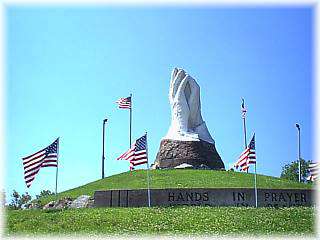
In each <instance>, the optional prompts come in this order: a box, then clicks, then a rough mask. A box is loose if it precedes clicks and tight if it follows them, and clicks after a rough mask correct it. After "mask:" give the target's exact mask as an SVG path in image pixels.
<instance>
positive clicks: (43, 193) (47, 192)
mask: <svg viewBox="0 0 320 240" xmlns="http://www.w3.org/2000/svg"><path fill="white" fill-rule="evenodd" d="M51 195H54V193H53V192H51V191H50V190H42V191H41V192H40V194H39V195H36V199H37V200H38V199H40V198H42V197H47V196H51Z"/></svg>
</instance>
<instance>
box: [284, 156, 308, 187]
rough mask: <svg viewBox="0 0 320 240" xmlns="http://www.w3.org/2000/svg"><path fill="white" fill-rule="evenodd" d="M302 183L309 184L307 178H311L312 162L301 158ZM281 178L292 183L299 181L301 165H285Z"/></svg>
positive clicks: (296, 162) (296, 163) (293, 163)
mask: <svg viewBox="0 0 320 240" xmlns="http://www.w3.org/2000/svg"><path fill="white" fill-rule="evenodd" d="M300 162H301V181H302V182H307V177H308V176H309V173H308V167H309V164H310V163H311V161H310V160H309V161H306V160H304V159H302V158H301V161H300ZM280 177H281V178H284V179H288V180H291V181H296V182H298V181H299V164H298V161H294V162H292V163H290V164H286V165H284V167H282V172H281V175H280Z"/></svg>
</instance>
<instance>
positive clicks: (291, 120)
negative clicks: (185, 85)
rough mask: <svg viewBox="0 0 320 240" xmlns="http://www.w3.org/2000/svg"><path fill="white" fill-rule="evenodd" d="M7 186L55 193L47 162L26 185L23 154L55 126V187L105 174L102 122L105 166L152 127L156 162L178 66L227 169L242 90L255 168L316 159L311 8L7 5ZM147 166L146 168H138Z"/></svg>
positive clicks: (234, 151) (118, 165)
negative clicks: (123, 106) (123, 100)
mask: <svg viewBox="0 0 320 240" xmlns="http://www.w3.org/2000/svg"><path fill="white" fill-rule="evenodd" d="M5 17H6V35H5V41H6V57H5V60H6V61H5V62H6V91H5V93H6V115H5V119H6V126H5V127H6V136H5V140H6V171H5V174H6V176H5V191H6V192H7V194H8V195H9V194H10V193H11V192H12V190H13V189H16V190H17V191H19V192H24V191H29V193H31V194H32V195H34V194H36V193H39V192H40V191H41V190H42V189H50V190H52V191H54V187H55V169H54V168H46V169H41V171H40V173H39V174H38V175H37V176H36V179H35V181H34V182H33V184H32V186H31V188H30V189H27V188H26V186H25V183H24V179H23V167H22V160H21V158H22V157H24V156H27V155H29V154H32V153H33V152H35V151H37V150H40V149H41V148H44V147H46V146H47V145H49V144H50V143H51V142H53V141H54V139H55V138H57V137H59V136H60V162H59V164H60V166H59V187H58V191H63V190H67V189H70V188H73V187H77V186H79V185H83V184H85V183H88V182H91V181H94V180H97V179H99V178H100V177H101V155H102V145H101V140H102V133H101V130H102V120H103V119H104V118H105V117H107V118H108V119H109V121H108V123H107V128H106V162H105V173H106V175H107V176H110V175H113V174H117V173H121V172H125V171H128V169H129V166H128V162H126V161H116V160H115V159H116V158H117V157H118V156H119V155H120V154H122V153H123V152H124V151H126V150H127V148H128V146H129V140H128V135H129V134H128V131H129V111H127V110H120V109H118V108H117V105H116V104H115V101H116V100H117V99H118V98H119V97H126V96H129V94H130V93H132V94H133V138H138V137H140V136H141V135H142V134H143V133H144V132H145V131H147V132H148V137H149V139H148V143H149V145H148V148H149V159H150V162H153V161H154V159H155V157H156V154H157V151H158V148H159V143H160V141H161V138H162V137H163V136H164V135H165V134H166V132H167V130H168V127H169V124H170V105H169V101H168V89H169V82H170V74H171V71H172V69H173V68H174V67H176V66H177V67H182V68H184V69H185V70H186V71H187V72H188V73H190V74H191V75H192V76H193V77H194V78H195V79H196V80H197V81H198V83H199V85H200V87H201V102H202V115H203V118H204V120H205V121H206V124H207V126H208V129H209V131H210V133H211V135H212V136H213V138H214V139H215V141H216V148H217V150H218V152H219V154H220V156H221V157H222V159H223V161H224V163H225V165H226V166H227V167H228V166H229V165H230V164H231V163H233V162H235V161H236V159H237V157H238V156H239V154H240V153H241V151H242V150H243V130H242V119H241V112H240V104H241V97H244V98H245V99H246V104H247V108H248V114H247V127H248V135H249V136H251V135H252V134H253V132H255V133H256V152H257V169H258V173H261V174H265V175H271V176H279V175H280V173H281V167H282V166H283V165H284V164H286V163H290V162H292V161H294V160H295V159H296V158H297V131H296V128H295V123H296V122H299V123H300V124H301V130H302V142H301V143H302V156H303V158H305V159H308V160H309V159H310V160H313V158H314V156H313V131H314V129H313V113H312V104H313V97H312V92H313V75H312V72H313V65H312V62H313V54H312V53H313V50H314V49H313V46H312V44H313V43H312V39H313V32H312V28H313V23H312V18H313V10H312V8H311V7H292V8H288V7H281V8H280V7H277V8H276V7H257V8H254V7H251V8H249V7H247V8H245V7H233V8H232V7H228V8H227V7H221V6H220V7H216V8H215V7H214V6H211V7H203V6H202V7H200V6H198V7H195V6H193V7H191V6H190V7H164V6H163V7H156V8H155V7H154V8H151V7H124V6H122V7H111V6H110V7H102V6H99V7H98V6H96V7H95V6H92V7H36V6H34V7H31V6H30V7H18V6H9V7H7V8H6V12H5ZM142 168H145V167H142Z"/></svg>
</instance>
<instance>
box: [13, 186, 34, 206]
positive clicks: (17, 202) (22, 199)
mask: <svg viewBox="0 0 320 240" xmlns="http://www.w3.org/2000/svg"><path fill="white" fill-rule="evenodd" d="M11 196H12V199H11V203H10V204H9V207H10V208H12V209H22V208H26V207H27V206H28V205H29V204H30V201H31V196H30V195H29V193H28V192H26V193H24V194H22V195H20V194H19V193H18V192H17V191H16V190H13V193H12V195H11Z"/></svg>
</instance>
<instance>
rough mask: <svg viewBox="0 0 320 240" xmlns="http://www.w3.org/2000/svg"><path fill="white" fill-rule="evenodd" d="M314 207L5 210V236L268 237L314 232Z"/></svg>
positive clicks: (310, 234) (309, 234)
mask: <svg viewBox="0 0 320 240" xmlns="http://www.w3.org/2000/svg"><path fill="white" fill-rule="evenodd" d="M314 221H315V209H314V208H311V207H293V208H278V209H275V208H240V207H239V208H237V207H214V208H213V207H167V208H158V207H153V208H92V209H90V208H89V209H70V210H63V211H47V212H45V211H43V210H30V211H14V210H9V211H7V221H6V222H7V227H6V230H5V231H6V235H13V234H20V235H21V234H23V235H29V236H30V235H37V234H51V235H56V234H68V235H76V234H79V236H80V235H81V236H83V235H86V234H88V235H102V234H108V235H109V236H110V234H115V235H122V236H125V235H131V234H134V235H137V234H138V235H139V234H152V235H157V236H159V235H161V234H167V235H168V234H170V235H177V234H184V235H200V236H201V235H216V234H233V235H237V236H240V235H248V234H250V235H252V234H255V235H256V234H259V235H270V234H297V235H300V236H303V237H307V236H314V234H315V230H314Z"/></svg>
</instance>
